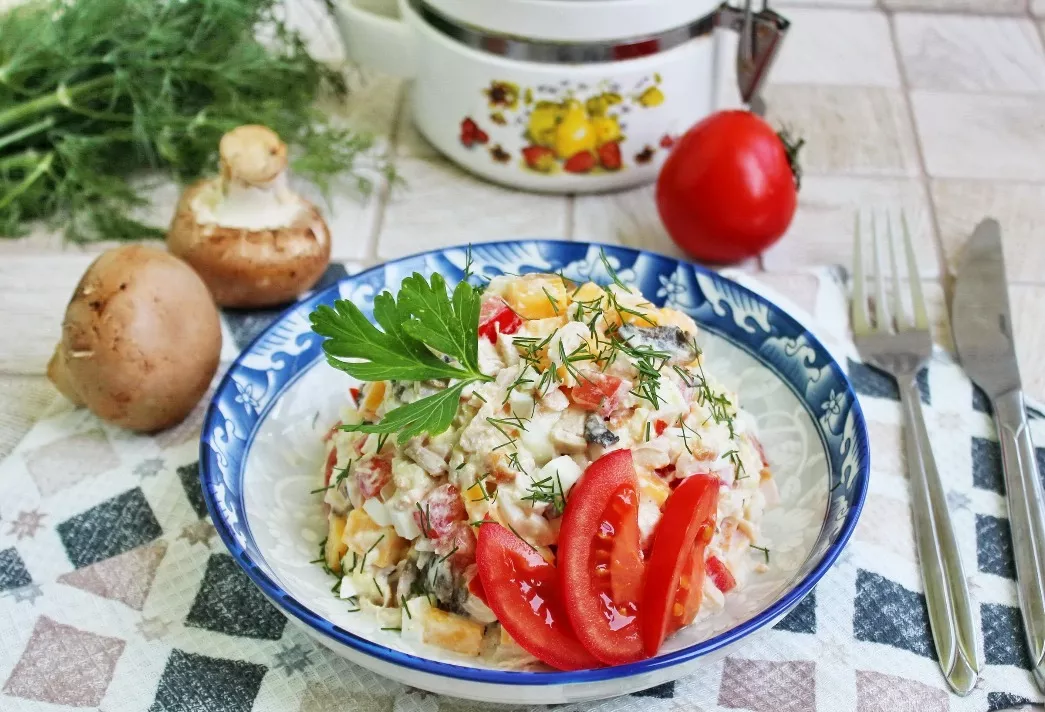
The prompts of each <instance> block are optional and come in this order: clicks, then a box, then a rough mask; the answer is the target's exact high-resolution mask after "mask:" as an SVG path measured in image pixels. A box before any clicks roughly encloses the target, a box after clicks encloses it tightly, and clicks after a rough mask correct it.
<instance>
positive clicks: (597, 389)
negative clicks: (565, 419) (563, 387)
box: [570, 373, 621, 415]
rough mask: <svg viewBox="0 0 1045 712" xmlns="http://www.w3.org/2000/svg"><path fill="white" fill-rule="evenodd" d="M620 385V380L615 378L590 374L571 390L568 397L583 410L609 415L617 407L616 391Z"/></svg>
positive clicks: (601, 374) (602, 374) (600, 374)
mask: <svg viewBox="0 0 1045 712" xmlns="http://www.w3.org/2000/svg"><path fill="white" fill-rule="evenodd" d="M620 384H621V380H620V379H619V378H617V377H616V376H609V375H607V374H604V373H594V374H590V375H588V376H587V378H586V379H584V380H582V381H581V382H580V383H578V384H577V385H576V386H574V387H573V388H572V389H571V392H570V397H571V398H573V402H574V403H576V404H577V405H578V406H580V407H581V408H583V409H584V410H591V411H598V412H600V413H602V414H603V415H609V414H610V413H612V412H613V409H614V408H615V407H617V399H618V396H617V390H618V389H619V388H620Z"/></svg>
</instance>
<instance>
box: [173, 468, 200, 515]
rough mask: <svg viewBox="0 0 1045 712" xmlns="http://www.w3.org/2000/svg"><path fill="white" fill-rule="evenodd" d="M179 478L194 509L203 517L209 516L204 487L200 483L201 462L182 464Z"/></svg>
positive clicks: (179, 469)
mask: <svg viewBox="0 0 1045 712" xmlns="http://www.w3.org/2000/svg"><path fill="white" fill-rule="evenodd" d="M178 479H179V480H181V486H182V488H183V489H184V490H185V496H186V497H188V499H189V504H190V505H191V506H192V511H194V512H196V516H197V517H199V518H200V519H202V518H203V517H206V516H207V503H206V502H205V501H204V499H203V487H202V486H201V485H200V463H199V462H194V463H192V464H191V465H182V466H181V467H179V468H178Z"/></svg>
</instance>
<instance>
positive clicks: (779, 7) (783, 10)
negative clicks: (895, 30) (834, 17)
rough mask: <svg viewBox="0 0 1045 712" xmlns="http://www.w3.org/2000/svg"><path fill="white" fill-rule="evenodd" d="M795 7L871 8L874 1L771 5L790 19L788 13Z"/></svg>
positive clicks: (806, 0) (805, 0)
mask: <svg viewBox="0 0 1045 712" xmlns="http://www.w3.org/2000/svg"><path fill="white" fill-rule="evenodd" d="M796 7H799V8H802V7H840V8H873V7H875V0H781V1H780V2H776V3H773V9H775V10H777V11H779V12H780V13H781V14H782V15H784V17H790V14H789V13H790V12H791V10H792V9H793V8H796Z"/></svg>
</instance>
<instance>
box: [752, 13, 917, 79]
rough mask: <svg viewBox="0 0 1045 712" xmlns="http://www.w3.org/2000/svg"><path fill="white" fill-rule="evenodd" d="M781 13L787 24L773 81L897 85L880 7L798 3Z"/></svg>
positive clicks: (890, 39) (887, 26)
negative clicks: (852, 7)
mask: <svg viewBox="0 0 1045 712" xmlns="http://www.w3.org/2000/svg"><path fill="white" fill-rule="evenodd" d="M782 13H783V14H784V15H785V16H786V17H787V18H788V19H789V20H791V30H790V32H789V34H788V37H787V40H786V41H785V42H784V44H783V48H782V49H781V50H780V56H779V57H777V60H776V62H775V63H774V65H773V70H772V74H771V75H770V76H771V78H772V82H773V83H774V84H842V85H848V86H859V85H866V86H883V87H899V86H900V73H899V72H898V71H897V68H896V55H895V53H894V51H893V43H892V38H891V37H890V32H889V22H888V19H887V18H886V16H885V14H884V13H882V12H880V11H877V10H873V11H864V10H839V9H827V8H797V7H795V8H787V9H786V10H784V11H782Z"/></svg>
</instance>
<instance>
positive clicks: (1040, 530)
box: [994, 389, 1045, 689]
mask: <svg viewBox="0 0 1045 712" xmlns="http://www.w3.org/2000/svg"><path fill="white" fill-rule="evenodd" d="M994 417H995V422H996V424H997V426H998V439H999V440H1000V441H1001V455H1002V470H1003V471H1004V472H1005V494H1006V500H1007V501H1008V504H1009V524H1010V525H1011V527H1012V551H1013V554H1014V556H1015V559H1016V590H1017V591H1018V593H1019V601H1020V611H1021V612H1022V613H1023V628H1024V631H1025V632H1026V635H1027V645H1028V646H1029V648H1030V656H1031V666H1032V667H1033V668H1034V672H1035V678H1036V679H1037V681H1038V685H1039V686H1041V687H1042V689H1045V684H1043V683H1045V679H1043V678H1045V675H1043V672H1045V670H1043V667H1045V666H1043V659H1045V501H1043V499H1045V498H1043V496H1042V486H1041V479H1040V478H1039V476H1038V468H1037V464H1036V462H1035V458H1034V443H1033V442H1031V437H1030V428H1029V427H1028V425H1027V413H1026V410H1025V409H1024V402H1023V392H1022V391H1021V390H1019V389H1016V390H1013V391H1010V392H1008V393H1006V394H1004V395H1002V396H1000V397H998V398H996V399H995V400H994Z"/></svg>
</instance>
